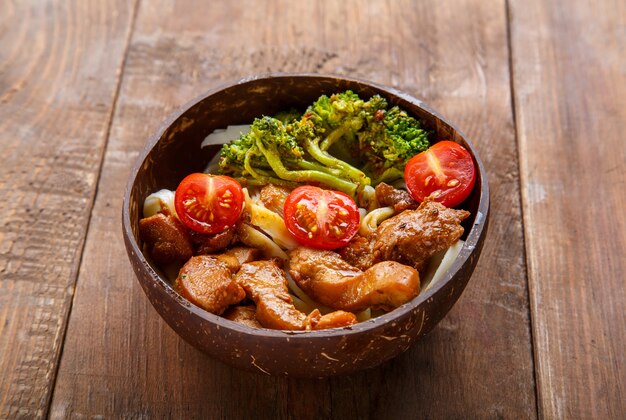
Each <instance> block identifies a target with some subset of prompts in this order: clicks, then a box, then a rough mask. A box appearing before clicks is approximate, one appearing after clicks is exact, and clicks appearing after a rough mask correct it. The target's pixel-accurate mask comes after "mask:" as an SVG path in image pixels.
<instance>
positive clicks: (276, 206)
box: [259, 184, 291, 216]
mask: <svg viewBox="0 0 626 420" xmlns="http://www.w3.org/2000/svg"><path fill="white" fill-rule="evenodd" d="M290 192H291V190H289V189H288V188H285V187H280V186H278V185H274V184H268V185H266V186H265V187H263V188H262V189H261V193H260V197H259V198H260V199H261V202H262V203H263V205H264V206H265V207H266V208H268V209H270V210H272V211H274V212H276V213H278V214H280V215H281V216H282V215H283V207H284V205H285V199H286V198H287V196H288V195H289V193H290Z"/></svg>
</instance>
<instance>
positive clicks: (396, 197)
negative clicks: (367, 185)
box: [375, 182, 418, 213]
mask: <svg viewBox="0 0 626 420" xmlns="http://www.w3.org/2000/svg"><path fill="white" fill-rule="evenodd" d="M375 193H376V201H377V202H378V204H379V206H380V207H393V210H394V211H395V212H396V213H401V212H403V211H404V210H409V209H410V210H415V209H416V208H417V206H418V202H417V201H415V200H413V197H411V194H409V192H408V191H406V190H399V189H397V188H394V187H392V186H391V185H389V184H385V183H384V182H381V183H380V184H378V185H377V186H376V189H375Z"/></svg>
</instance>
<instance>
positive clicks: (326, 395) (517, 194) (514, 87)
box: [0, 0, 626, 419]
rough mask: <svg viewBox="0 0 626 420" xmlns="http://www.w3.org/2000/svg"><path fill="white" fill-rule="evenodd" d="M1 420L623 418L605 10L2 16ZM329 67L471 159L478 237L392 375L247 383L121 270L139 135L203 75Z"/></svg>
mask: <svg viewBox="0 0 626 420" xmlns="http://www.w3.org/2000/svg"><path fill="white" fill-rule="evenodd" d="M0 46H1V48H0V141H1V142H2V143H1V146H2V148H1V149H0V150H1V153H2V165H1V166H0V197H1V199H0V275H1V281H0V372H1V374H0V417H2V418H4V417H9V418H13V417H23V418H33V417H46V416H50V417H53V418H64V417H77V418H82V417H107V418H116V417H131V418H135V417H144V416H145V417H154V418H161V417H173V418H191V417H199V418H255V417H259V418H297V419H300V418H338V419H343V418H353V417H354V418H365V417H370V416H371V417H374V418H391V419H398V418H483V417H486V418H501V417H505V418H516V419H517V418H534V417H543V418H548V419H552V418H602V419H616V418H625V417H626V356H625V354H626V352H625V346H626V303H625V302H626V282H625V278H626V210H625V209H626V176H625V175H624V173H625V172H626V138H625V137H624V132H625V131H626V2H624V1H623V0H602V1H597V2H591V1H589V2H586V1H583V0H574V1H548V0H523V1H522V0H509V1H505V0H488V1H483V0H445V1H413V2H411V1H357V0H346V1H307V2H304V1H298V2H288V1H239V0H229V1H214V2H208V1H207V2H204V3H200V2H193V1H191V0H100V1H99V0H72V1H63V0H57V1H55V0H3V1H2V2H0ZM269 71H282V72H318V73H336V74H344V75H349V76H354V77H360V78H365V79H369V80H373V81H376V82H379V83H384V84H387V85H390V86H394V87H397V88H399V89H401V90H404V91H407V92H409V93H410V94H412V95H414V96H416V97H419V98H422V99H423V100H425V101H426V102H427V103H429V104H430V105H431V106H433V107H434V108H435V109H437V110H439V111H440V112H441V113H442V114H443V115H445V116H447V117H448V118H449V119H450V120H451V121H453V122H455V124H456V125H457V126H458V127H459V128H460V129H461V130H463V131H464V132H465V133H466V134H467V135H468V136H469V138H471V139H472V140H473V142H474V144H475V145H476V146H477V148H478V150H479V152H480V155H481V157H482V159H483V161H484V163H485V166H486V168H487V169H488V172H489V176H490V182H491V194H492V195H491V197H492V207H491V211H492V214H491V226H490V231H489V235H488V238H487V241H486V246H485V249H484V251H483V254H482V258H481V260H480V262H479V264H478V267H477V269H476V271H475V274H474V276H473V278H472V280H471V281H470V284H469V286H468V287H467V289H466V291H465V293H464V294H463V296H462V297H461V299H460V301H459V302H458V303H457V305H456V306H455V307H454V308H453V310H452V311H451V312H450V313H449V314H448V316H447V317H446V318H445V319H444V320H443V321H442V322H441V323H440V324H439V325H438V326H437V327H436V328H435V330H434V331H433V332H432V333H431V334H429V335H428V336H427V337H426V338H425V339H423V340H421V341H420V342H418V343H417V344H416V345H414V346H413V347H412V348H411V349H410V350H409V351H408V352H406V353H405V354H403V355H401V356H400V357H398V358H396V359H394V360H392V361H390V362H388V363H386V364H384V365H383V366H381V367H379V368H375V369H372V370H369V371H366V372H362V373H359V374H356V375H352V376H347V377H336V378H329V379H323V380H303V379H285V378H275V377H268V376H264V375H262V374H255V373H247V372H241V371H237V370H234V369H232V368H230V367H228V366H225V365H222V364H220V363H219V362H216V361H214V360H212V359H210V358H208V357H207V356H205V355H203V354H201V353H199V352H198V351H196V350H195V349H194V348H192V347H191V346H190V345H188V344H186V343H185V342H183V341H182V340H181V339H179V337H178V336H177V335H176V334H175V333H174V332H173V331H172V330H170V328H169V327H167V326H166V325H165V323H164V322H163V321H162V320H161V319H160V318H159V316H158V315H157V313H156V312H155V311H154V309H153V308H152V307H151V306H150V304H149V302H148V300H147V299H146V297H145V296H144V295H143V292H142V291H141V289H140V287H139V284H138V282H137V281H136V279H135V276H134V274H133V272H132V270H131V267H130V264H129V263H128V261H127V258H126V252H125V250H124V246H123V243H122V237H121V222H120V213H121V204H122V194H123V192H124V188H125V184H126V180H127V176H128V173H129V170H130V167H131V165H132V163H133V162H134V160H135V158H136V156H137V153H138V151H139V150H140V149H141V147H142V146H143V144H144V142H145V141H146V139H147V137H148V135H149V134H150V133H151V132H152V131H153V130H155V128H156V127H157V126H158V124H159V123H160V121H161V120H162V119H163V118H164V117H165V116H166V115H167V114H168V113H170V112H171V111H172V110H174V109H175V108H177V107H178V106H180V105H181V104H183V103H185V102H186V101H188V100H189V99H191V98H193V97H194V96H196V95H198V94H199V93H201V92H203V91H205V90H207V89H209V88H212V87H214V86H216V85H218V84H220V83H223V82H224V81H228V80H233V79H236V78H239V77H242V76H246V75H250V74H255V73H260V72H269Z"/></svg>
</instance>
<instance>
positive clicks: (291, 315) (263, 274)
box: [235, 260, 356, 330]
mask: <svg viewBox="0 0 626 420" xmlns="http://www.w3.org/2000/svg"><path fill="white" fill-rule="evenodd" d="M235 280H236V281H237V283H239V284H240V285H241V286H242V287H243V288H244V290H245V291H246V295H247V296H248V297H249V298H251V299H252V300H254V303H255V304H256V319H257V320H258V321H259V322H260V323H261V325H263V326H264V327H265V328H273V329H278V330H304V329H317V328H316V327H317V325H318V324H321V325H322V326H325V327H326V328H334V327H342V326H346V325H352V324H354V323H356V317H355V316H354V314H347V313H342V314H335V315H333V316H332V317H331V316H328V315H330V314H328V315H324V316H320V313H319V311H317V310H315V311H313V312H311V314H310V315H309V316H308V317H307V316H306V315H305V314H303V313H302V312H300V311H298V310H297V309H296V308H295V307H294V306H293V300H292V299H291V296H290V295H289V290H288V287H287V277H285V272H284V271H283V270H282V269H281V268H280V267H278V265H276V262H275V261H273V260H270V261H255V262H251V263H247V264H243V265H242V266H241V269H240V270H239V272H238V273H237V275H236V276H235ZM325 317H326V318H325ZM330 325H332V326H330Z"/></svg>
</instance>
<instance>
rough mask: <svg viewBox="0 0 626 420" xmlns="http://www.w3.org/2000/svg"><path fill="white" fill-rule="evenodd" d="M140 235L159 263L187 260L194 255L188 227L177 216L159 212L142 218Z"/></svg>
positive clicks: (149, 252) (154, 259) (153, 257)
mask: <svg viewBox="0 0 626 420" xmlns="http://www.w3.org/2000/svg"><path fill="white" fill-rule="evenodd" d="M139 236H140V237H141V239H142V240H143V241H144V243H145V244H146V248H147V250H148V254H149V255H150V257H151V258H152V260H153V261H154V262H155V263H156V264H158V265H161V266H162V265H166V264H170V263H173V262H179V261H180V262H183V261H187V260H188V259H189V258H191V256H192V255H193V247H192V245H191V241H190V240H189V235H188V234H187V229H185V227H184V226H183V224H182V223H181V222H180V221H179V220H178V219H177V218H176V217H175V216H172V215H165V214H163V213H157V214H155V215H154V216H150V217H146V218H144V219H141V220H140V221H139Z"/></svg>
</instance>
